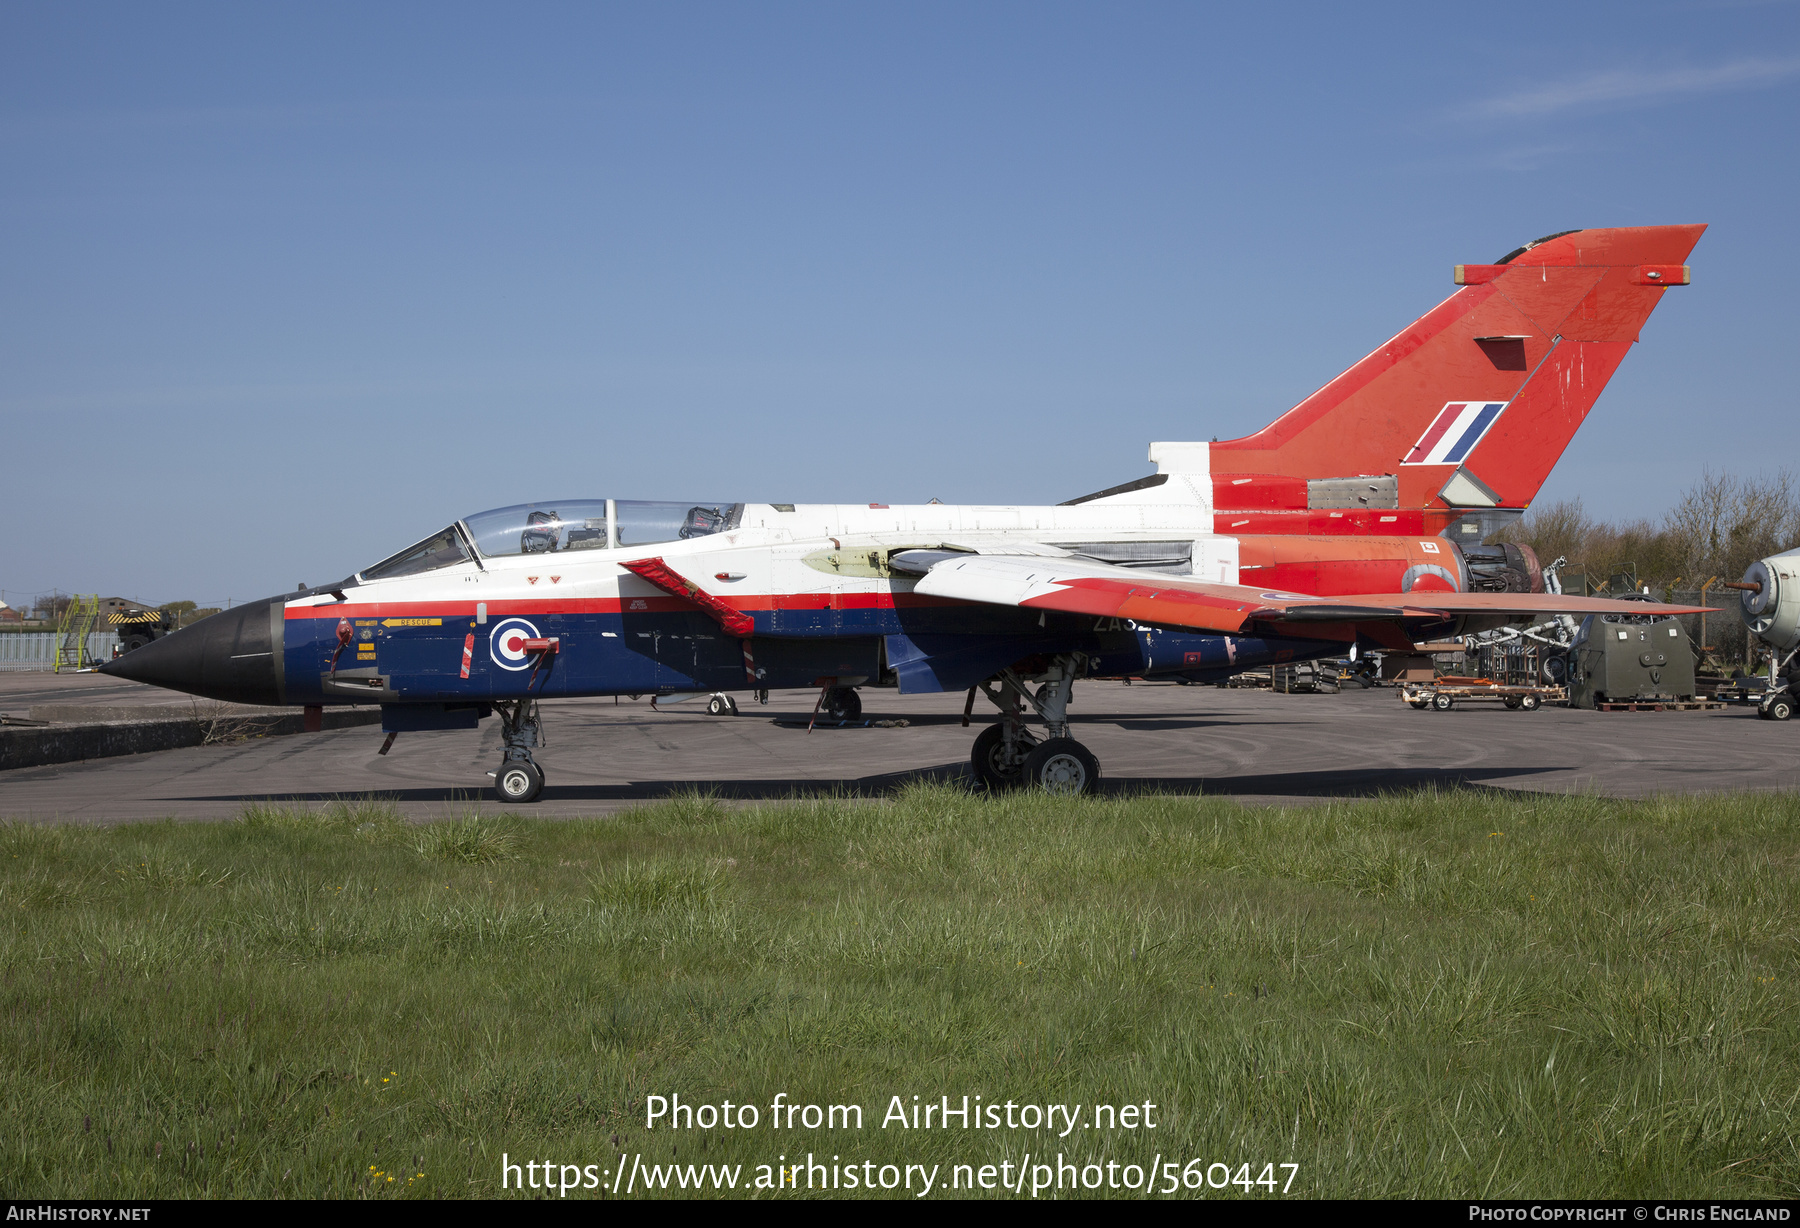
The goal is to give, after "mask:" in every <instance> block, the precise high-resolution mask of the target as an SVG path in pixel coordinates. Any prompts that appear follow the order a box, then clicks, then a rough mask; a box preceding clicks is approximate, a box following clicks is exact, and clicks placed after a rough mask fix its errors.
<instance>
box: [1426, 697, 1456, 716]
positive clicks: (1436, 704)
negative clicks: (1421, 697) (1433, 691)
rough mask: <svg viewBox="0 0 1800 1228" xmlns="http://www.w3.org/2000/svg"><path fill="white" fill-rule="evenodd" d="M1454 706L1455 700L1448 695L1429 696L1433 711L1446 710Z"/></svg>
mask: <svg viewBox="0 0 1800 1228" xmlns="http://www.w3.org/2000/svg"><path fill="white" fill-rule="evenodd" d="M1455 706H1456V700H1454V699H1452V698H1451V697H1450V696H1448V695H1433V696H1432V697H1431V707H1432V711H1434V712H1448V711H1450V709H1452V708H1454V707H1455Z"/></svg>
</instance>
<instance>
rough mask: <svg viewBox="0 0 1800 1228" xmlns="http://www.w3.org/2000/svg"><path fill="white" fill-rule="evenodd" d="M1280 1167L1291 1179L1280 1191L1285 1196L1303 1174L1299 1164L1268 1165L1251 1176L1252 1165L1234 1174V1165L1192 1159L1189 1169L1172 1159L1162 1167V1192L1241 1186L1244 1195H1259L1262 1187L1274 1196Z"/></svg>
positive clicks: (1283, 1183) (1240, 1168) (1189, 1162)
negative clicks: (1258, 1190)
mask: <svg viewBox="0 0 1800 1228" xmlns="http://www.w3.org/2000/svg"><path fill="white" fill-rule="evenodd" d="M1277 1168H1285V1169H1286V1170H1287V1180H1286V1181H1282V1182H1280V1185H1281V1190H1280V1192H1281V1193H1283V1194H1285V1193H1287V1192H1288V1189H1289V1187H1291V1186H1292V1185H1293V1184H1294V1178H1295V1177H1297V1176H1298V1175H1299V1174H1300V1166H1299V1165H1298V1164H1265V1165H1263V1168H1262V1172H1260V1173H1258V1174H1257V1175H1256V1176H1254V1177H1252V1176H1251V1175H1250V1166H1249V1165H1248V1164H1242V1165H1239V1166H1238V1170H1237V1171H1236V1172H1235V1173H1234V1172H1232V1171H1231V1165H1229V1164H1226V1163H1223V1162H1221V1161H1217V1160H1215V1161H1214V1162H1213V1163H1211V1164H1208V1163H1207V1162H1206V1161H1205V1160H1189V1161H1188V1162H1187V1165H1186V1166H1185V1167H1183V1166H1182V1163H1181V1161H1179V1160H1170V1161H1169V1162H1168V1163H1166V1164H1164V1165H1163V1166H1162V1173H1161V1174H1160V1180H1161V1181H1162V1190H1161V1192H1162V1193H1164V1194H1173V1193H1176V1192H1177V1191H1179V1190H1199V1189H1209V1188H1210V1189H1215V1190H1223V1189H1228V1188H1230V1187H1231V1186H1234V1185H1237V1186H1242V1187H1243V1189H1244V1193H1246V1194H1254V1193H1256V1191H1257V1187H1258V1186H1261V1187H1263V1188H1264V1189H1265V1190H1266V1191H1267V1192H1268V1193H1271V1194H1273V1193H1275V1192H1276V1189H1275V1186H1276V1184H1277V1181H1278V1178H1277V1177H1276V1176H1275V1170H1276V1169H1277ZM1157 1179H1158V1178H1154V1177H1153V1178H1152V1180H1157Z"/></svg>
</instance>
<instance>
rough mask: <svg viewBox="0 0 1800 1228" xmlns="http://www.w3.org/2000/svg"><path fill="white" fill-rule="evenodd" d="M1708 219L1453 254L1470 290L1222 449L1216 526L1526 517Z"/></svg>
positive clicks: (1395, 527) (1305, 526) (1428, 529)
mask: <svg viewBox="0 0 1800 1228" xmlns="http://www.w3.org/2000/svg"><path fill="white" fill-rule="evenodd" d="M1705 229H1706V228H1705V227H1704V226H1635V227H1628V228H1624V229H1616V230H1572V231H1568V232H1566V233H1564V234H1560V235H1552V236H1550V237H1549V238H1547V239H1540V240H1539V241H1538V242H1536V243H1534V244H1531V245H1529V246H1527V247H1522V248H1520V249H1519V250H1518V251H1516V252H1513V253H1512V254H1511V255H1509V256H1507V257H1506V258H1505V259H1503V260H1502V261H1500V262H1499V263H1498V264H1491V265H1458V266H1457V268H1456V281H1457V283H1458V284H1459V285H1461V286H1462V289H1460V290H1458V291H1457V292H1456V293H1455V294H1452V295H1451V296H1450V297H1449V298H1447V299H1445V300H1444V301H1443V302H1442V303H1440V304H1439V305H1438V306H1437V307H1436V308H1434V309H1433V310H1432V311H1430V312H1428V313H1427V314H1426V315H1424V316H1422V317H1420V318H1419V319H1418V320H1416V321H1415V322H1414V323H1413V324H1412V325H1411V326H1410V327H1408V328H1406V329H1405V330H1404V331H1402V332H1401V333H1400V335H1399V336H1397V337H1395V338H1394V339H1393V340H1391V341H1389V342H1388V343H1387V344H1386V345H1384V346H1382V347H1381V348H1380V349H1378V350H1376V351H1375V352H1374V353H1373V354H1370V355H1369V356H1368V357H1367V358H1365V359H1363V360H1362V361H1361V362H1359V363H1357V364H1356V365H1355V366H1353V367H1351V368H1350V369H1349V370H1348V371H1346V372H1344V373H1343V374H1342V375H1340V376H1338V377H1337V378H1336V379H1334V380H1332V381H1331V382H1330V383H1329V384H1327V385H1325V386H1324V387H1323V388H1321V389H1319V391H1317V392H1315V393H1313V394H1312V395H1311V396H1310V397H1308V398H1306V400H1304V401H1302V402H1300V404H1298V405H1296V406H1295V407H1294V408H1293V409H1290V410H1289V411H1288V412H1287V413H1285V414H1283V415H1282V416H1281V417H1280V418H1277V419H1276V420H1275V421H1274V422H1273V423H1271V424H1269V425H1268V426H1266V427H1264V428H1263V429H1262V430H1260V431H1258V432H1257V433H1256V434H1254V435H1249V436H1246V437H1245V438H1243V439H1232V440H1227V441H1224V442H1221V443H1215V444H1213V445H1211V447H1210V449H1209V450H1208V464H1209V468H1210V470H1211V474H1212V478H1213V496H1214V507H1215V509H1217V511H1218V521H1217V523H1218V526H1219V527H1220V528H1221V529H1226V528H1227V527H1228V526H1229V531H1231V532H1239V533H1295V532H1301V533H1305V532H1313V533H1318V532H1352V533H1356V532H1362V533H1421V532H1423V533H1429V534H1435V533H1438V532H1440V531H1441V530H1442V529H1444V528H1445V526H1447V525H1449V524H1450V523H1452V522H1453V521H1456V520H1458V519H1462V518H1465V517H1467V518H1468V519H1469V521H1470V527H1471V529H1473V528H1474V526H1475V524H1476V523H1477V522H1483V523H1484V522H1486V521H1489V520H1496V519H1500V518H1502V517H1504V516H1507V515H1509V514H1517V511H1518V510H1519V509H1523V508H1524V507H1525V506H1526V505H1527V504H1529V503H1530V502H1531V499H1532V497H1533V496H1534V495H1536V494H1537V492H1538V489H1539V488H1540V487H1541V486H1542V485H1543V484H1544V479H1545V478H1546V477H1548V476H1549V474H1550V470H1551V468H1552V467H1553V466H1554V465H1555V464H1556V461H1557V459H1558V458H1559V457H1560V456H1561V455H1562V453H1563V449H1564V448H1565V447H1567V446H1568V443H1569V440H1570V439H1571V438H1573V437H1574V435H1575V432H1576V430H1577V429H1578V428H1579V427H1580V426H1581V423H1582V421H1583V419H1585V418H1586V417H1587V413H1588V410H1590V409H1591V408H1592V407H1593V404H1594V400H1595V398H1597V397H1598V396H1599V395H1600V390H1601V389H1602V388H1604V387H1605V386H1606V381H1607V380H1608V379H1610V378H1611V377H1612V373H1613V372H1614V371H1615V370H1616V369H1617V368H1618V366H1619V363H1620V361H1621V360H1623V359H1624V357H1625V351H1626V350H1627V349H1629V348H1630V346H1631V343H1632V342H1634V341H1636V340H1637V338H1638V329H1639V328H1641V327H1642V326H1643V323H1644V321H1645V320H1646V319H1648V318H1649V315H1650V313H1651V312H1652V311H1653V310H1655V308H1656V304H1657V303H1658V302H1659V301H1660V300H1661V298H1662V296H1663V293H1664V291H1665V290H1666V288H1667V287H1668V286H1671V285H1685V284H1686V283H1687V269H1686V266H1685V264H1684V262H1685V261H1686V260H1687V257H1688V253H1689V252H1691V251H1692V250H1693V248H1694V244H1695V243H1696V242H1698V241H1699V238H1700V234H1701V232H1702V231H1703V230H1705ZM1496 510H1498V514H1496ZM1485 531H1486V529H1485V528H1484V534H1485Z"/></svg>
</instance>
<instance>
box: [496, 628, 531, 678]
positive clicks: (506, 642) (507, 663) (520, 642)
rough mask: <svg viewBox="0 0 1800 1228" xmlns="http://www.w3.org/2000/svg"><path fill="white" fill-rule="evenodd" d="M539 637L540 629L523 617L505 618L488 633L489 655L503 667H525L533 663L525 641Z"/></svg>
mask: <svg viewBox="0 0 1800 1228" xmlns="http://www.w3.org/2000/svg"><path fill="white" fill-rule="evenodd" d="M537 638H538V630H537V628H536V627H534V626H532V625H531V624H530V623H528V622H526V621H525V620H524V619H522V618H503V619H501V620H500V621H499V622H497V623H495V624H494V629H493V630H492V631H490V632H489V633H488V656H490V657H492V658H493V659H494V664H495V665H498V666H499V667H500V668H501V669H524V668H525V667H527V666H528V665H530V664H531V654H530V653H528V652H526V651H525V641H526V640H535V639H537Z"/></svg>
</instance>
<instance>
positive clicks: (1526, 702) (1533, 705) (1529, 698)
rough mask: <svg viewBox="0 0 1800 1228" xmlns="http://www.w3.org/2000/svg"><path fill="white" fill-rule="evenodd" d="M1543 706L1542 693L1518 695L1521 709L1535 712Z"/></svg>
mask: <svg viewBox="0 0 1800 1228" xmlns="http://www.w3.org/2000/svg"><path fill="white" fill-rule="evenodd" d="M1543 706H1544V697H1543V696H1542V695H1521V696H1519V708H1520V710H1521V711H1524V712H1536V711H1537V710H1538V709H1539V708H1541V707H1543Z"/></svg>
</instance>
